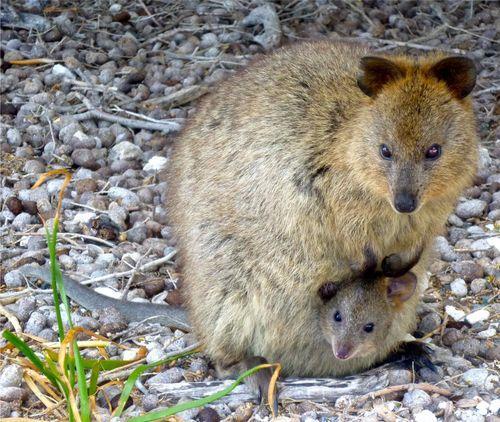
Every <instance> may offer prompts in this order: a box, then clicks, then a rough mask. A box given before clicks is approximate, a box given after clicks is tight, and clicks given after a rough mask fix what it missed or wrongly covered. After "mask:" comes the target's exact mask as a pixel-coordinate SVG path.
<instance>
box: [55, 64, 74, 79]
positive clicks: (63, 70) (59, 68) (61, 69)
mask: <svg viewBox="0 0 500 422" xmlns="http://www.w3.org/2000/svg"><path fill="white" fill-rule="evenodd" d="M52 74H53V75H58V76H63V77H65V78H68V79H75V75H73V72H71V70H69V69H68V68H67V67H66V66H63V65H62V64H56V65H54V66H53V67H52Z"/></svg>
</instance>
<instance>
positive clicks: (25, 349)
mask: <svg viewBox="0 0 500 422" xmlns="http://www.w3.org/2000/svg"><path fill="white" fill-rule="evenodd" d="M2 336H3V338H5V339H6V340H7V341H8V342H9V343H11V344H12V345H13V346H15V347H16V348H17V349H18V350H19V351H20V352H21V353H22V354H23V355H24V356H26V358H28V359H29V360H30V361H31V362H32V363H33V365H35V366H36V367H37V369H38V370H39V371H40V372H41V373H42V374H43V375H45V376H46V377H47V379H48V380H49V381H50V382H51V383H52V384H53V385H54V387H56V388H57V389H59V383H60V382H61V380H60V378H59V374H58V373H57V372H53V371H51V370H50V369H48V368H47V367H46V366H45V365H44V364H43V362H42V361H41V360H40V358H39V357H38V356H37V355H36V354H35V352H34V351H33V350H32V349H31V347H29V346H28V345H27V344H26V343H25V342H24V341H23V340H21V339H20V338H19V337H18V336H16V335H15V334H14V333H11V332H10V331H8V330H5V331H4V332H3V333H2Z"/></svg>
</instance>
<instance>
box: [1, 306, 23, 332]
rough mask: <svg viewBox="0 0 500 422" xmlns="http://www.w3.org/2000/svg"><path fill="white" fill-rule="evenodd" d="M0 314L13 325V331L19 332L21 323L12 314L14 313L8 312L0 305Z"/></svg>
mask: <svg viewBox="0 0 500 422" xmlns="http://www.w3.org/2000/svg"><path fill="white" fill-rule="evenodd" d="M0 315H3V316H4V317H5V318H7V319H8V320H9V322H10V323H11V324H12V326H13V327H14V331H15V332H16V334H19V335H20V334H21V333H22V332H23V329H22V328H21V324H19V320H18V319H17V318H16V317H15V316H14V314H12V313H10V312H9V311H8V310H7V309H6V308H5V307H4V306H3V305H0Z"/></svg>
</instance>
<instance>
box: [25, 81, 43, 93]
mask: <svg viewBox="0 0 500 422" xmlns="http://www.w3.org/2000/svg"><path fill="white" fill-rule="evenodd" d="M42 89H43V83H42V81H41V80H40V79H38V78H31V79H26V81H25V82H24V87H23V93H24V94H26V95H34V94H38V93H39V92H40V91H41V90H42Z"/></svg>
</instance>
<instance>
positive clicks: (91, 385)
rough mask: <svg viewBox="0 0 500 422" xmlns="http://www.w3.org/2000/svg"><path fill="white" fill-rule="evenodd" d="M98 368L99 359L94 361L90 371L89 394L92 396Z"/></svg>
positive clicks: (95, 386) (94, 391) (95, 387)
mask: <svg viewBox="0 0 500 422" xmlns="http://www.w3.org/2000/svg"><path fill="white" fill-rule="evenodd" d="M100 370H101V368H100V365H99V361H97V362H95V363H94V366H93V367H92V371H91V372H90V380H89V396H93V395H94V394H95V393H96V392H97V379H98V378H99V372H100Z"/></svg>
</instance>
